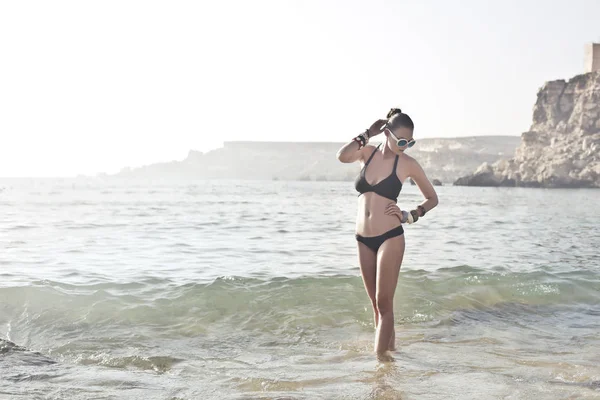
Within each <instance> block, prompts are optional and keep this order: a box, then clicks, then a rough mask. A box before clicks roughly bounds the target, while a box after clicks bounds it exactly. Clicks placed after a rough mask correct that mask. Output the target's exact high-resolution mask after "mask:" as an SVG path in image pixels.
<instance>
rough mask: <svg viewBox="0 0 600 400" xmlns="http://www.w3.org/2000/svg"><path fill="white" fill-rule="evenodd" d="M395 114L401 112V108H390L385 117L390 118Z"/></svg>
mask: <svg viewBox="0 0 600 400" xmlns="http://www.w3.org/2000/svg"><path fill="white" fill-rule="evenodd" d="M396 114H402V110H401V109H399V108H392V109H391V110H390V112H388V114H387V118H388V119H390V118H392V116H394V115H396Z"/></svg>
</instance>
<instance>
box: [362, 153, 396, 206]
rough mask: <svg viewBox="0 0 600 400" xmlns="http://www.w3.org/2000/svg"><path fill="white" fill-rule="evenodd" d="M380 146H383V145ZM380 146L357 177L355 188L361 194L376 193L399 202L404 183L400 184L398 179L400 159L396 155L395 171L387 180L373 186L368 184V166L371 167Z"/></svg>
mask: <svg viewBox="0 0 600 400" xmlns="http://www.w3.org/2000/svg"><path fill="white" fill-rule="evenodd" d="M379 146H381V144H380V145H379ZM379 146H377V148H376V149H375V150H374V151H373V154H371V157H369V159H368V160H367V162H366V163H365V166H364V167H363V168H362V169H361V171H360V174H359V175H358V177H356V181H355V182H354V187H355V188H356V190H357V191H358V193H360V194H363V193H367V192H375V193H377V194H378V195H380V196H383V197H385V198H387V199H390V200H394V201H398V195H399V194H400V191H401V190H402V182H400V178H398V175H397V174H396V167H398V158H399V157H398V155H396V160H394V169H393V170H392V173H391V174H390V175H389V176H388V177H387V178H385V179H384V180H382V181H381V182H379V183H378V184H376V185H371V184H370V183H369V182H367V178H366V177H365V172H366V170H367V165H369V163H370V162H371V160H372V159H373V156H374V155H375V153H376V152H377V150H378V149H379ZM359 196H360V195H359Z"/></svg>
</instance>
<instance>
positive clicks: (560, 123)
mask: <svg viewBox="0 0 600 400" xmlns="http://www.w3.org/2000/svg"><path fill="white" fill-rule="evenodd" d="M454 184H455V185H466V186H522V187H545V188H589V187H593V188H599V187H600V72H591V73H587V74H583V75H578V76H575V77H573V78H572V79H570V80H568V81H565V80H556V81H550V82H547V83H545V84H544V85H543V86H542V87H541V88H540V90H539V91H538V94H537V101H536V103H535V106H534V108H533V122H532V124H531V127H530V128H529V131H527V132H524V133H523V134H522V135H521V142H520V144H519V146H518V147H517V149H516V150H515V153H514V156H513V157H512V158H510V159H500V160H498V161H496V162H494V163H489V162H485V163H483V164H481V165H480V166H479V167H478V168H477V170H476V171H475V173H473V174H469V175H467V176H464V177H461V178H459V179H458V180H456V181H455V182H454Z"/></svg>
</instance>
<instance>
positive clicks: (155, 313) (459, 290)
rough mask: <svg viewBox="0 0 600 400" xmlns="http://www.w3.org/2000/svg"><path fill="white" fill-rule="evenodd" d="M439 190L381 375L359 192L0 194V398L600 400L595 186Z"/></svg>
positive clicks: (133, 186)
mask: <svg viewBox="0 0 600 400" xmlns="http://www.w3.org/2000/svg"><path fill="white" fill-rule="evenodd" d="M436 190H437V192H438V196H439V200H440V202H439V205H438V207H437V208H435V209H434V210H432V211H430V212H429V213H428V214H427V215H426V216H425V217H424V218H421V219H420V220H419V221H418V222H417V223H415V224H412V225H406V226H405V235H406V253H405V257H404V262H403V264H402V268H401V272H400V277H399V279H398V286H397V289H396V293H395V297H394V312H395V329H396V340H397V347H398V351H397V352H395V353H394V359H395V360H394V361H393V362H380V361H378V360H377V358H376V357H375V355H374V353H373V340H374V324H373V313H372V308H371V304H370V301H369V298H368V296H367V294H366V292H365V289H364V286H363V283H362V280H361V277H360V271H359V266H358V258H357V254H356V251H357V249H356V241H355V238H354V229H355V218H356V207H357V193H356V192H355V191H354V188H353V185H352V183H351V182H285V181H233V180H218V181H216V180H215V181H211V180H169V179H162V180H159V179H154V180H152V179H147V180H142V179H139V180H118V179H116V178H115V179H109V178H105V179H96V178H72V179H67V178H64V179H3V180H0V399H68V400H76V399H143V400H151V399H168V400H182V399H202V400H204V399H264V400H266V399H273V400H275V399H278V400H291V399H419V400H428V399H436V400H437V399H463V400H464V399H481V400H487V399H535V400H544V399H600V250H599V248H600V190H584V189H582V190H574V189H571V190H559V189H553V190H551V189H531V188H474V187H457V186H451V185H449V186H441V187H436ZM421 201H422V196H421V194H420V192H419V190H418V188H417V187H416V186H410V185H405V187H404V188H403V191H402V193H401V195H400V198H399V206H400V208H402V209H411V208H413V207H415V206H416V205H417V204H419V203H420V202H421Z"/></svg>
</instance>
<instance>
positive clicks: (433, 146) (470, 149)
mask: <svg viewBox="0 0 600 400" xmlns="http://www.w3.org/2000/svg"><path fill="white" fill-rule="evenodd" d="M375 144H376V143H375ZM518 144H519V137H518V136H471V137H458V138H437V139H425V138H423V139H419V140H418V144H417V146H415V147H413V148H411V149H410V150H409V151H408V154H410V155H411V156H412V157H414V158H415V159H416V160H418V161H419V163H420V164H421V166H422V167H423V169H424V170H425V172H426V173H427V176H428V177H429V178H430V179H437V180H439V181H440V183H441V182H453V181H454V180H456V178H457V177H459V176H462V175H465V174H468V173H469V172H471V171H473V170H474V169H475V168H477V166H478V165H480V164H481V163H483V162H488V163H493V162H495V161H496V160H498V159H500V158H502V157H509V156H510V155H511V154H513V153H514V151H515V148H516V147H517V145H518ZM343 145H344V143H308V142H306V143H287V142H225V144H224V146H223V147H222V148H219V149H216V150H213V151H209V152H207V153H201V152H198V151H190V152H189V154H188V156H187V158H185V159H184V160H182V161H172V162H166V163H157V164H151V165H148V166H145V167H140V168H124V169H122V170H121V172H120V173H119V174H118V175H117V176H118V177H120V178H143V179H145V178H152V179H154V178H167V179H178V178H184V179H186V178H194V179H253V180H255V179H259V180H301V181H334V180H337V181H351V180H353V179H354V178H355V177H356V174H357V173H358V171H359V169H360V166H359V164H358V163H352V164H342V163H340V162H339V161H338V160H337V158H336V156H335V155H336V153H337V151H338V150H339V148H340V147H342V146H343Z"/></svg>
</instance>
